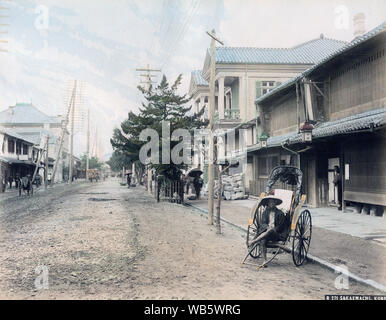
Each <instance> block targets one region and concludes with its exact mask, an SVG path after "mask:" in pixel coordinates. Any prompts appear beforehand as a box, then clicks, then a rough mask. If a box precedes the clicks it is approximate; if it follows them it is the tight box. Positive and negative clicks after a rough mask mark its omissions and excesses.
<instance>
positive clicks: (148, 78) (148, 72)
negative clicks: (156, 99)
mask: <svg viewBox="0 0 386 320" xmlns="http://www.w3.org/2000/svg"><path fill="white" fill-rule="evenodd" d="M135 70H136V71H144V72H146V74H140V76H141V77H145V80H144V81H141V82H140V83H145V84H146V85H147V86H146V90H147V91H148V92H149V91H150V86H151V84H152V83H155V82H154V81H152V80H151V78H152V77H155V75H153V74H151V73H152V72H161V69H151V68H150V65H149V64H147V66H146V68H137V69H135ZM151 181H152V172H151V169H149V168H148V169H147V190H148V193H149V194H151Z"/></svg>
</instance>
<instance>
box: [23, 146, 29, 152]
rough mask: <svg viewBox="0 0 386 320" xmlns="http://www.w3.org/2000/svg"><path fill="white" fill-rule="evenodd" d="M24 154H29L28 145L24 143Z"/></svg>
mask: <svg viewBox="0 0 386 320" xmlns="http://www.w3.org/2000/svg"><path fill="white" fill-rule="evenodd" d="M23 154H28V145H27V144H23Z"/></svg>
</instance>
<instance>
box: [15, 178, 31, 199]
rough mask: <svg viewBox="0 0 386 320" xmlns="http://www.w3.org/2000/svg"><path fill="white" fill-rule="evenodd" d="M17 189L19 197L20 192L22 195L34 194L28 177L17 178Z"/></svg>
mask: <svg viewBox="0 0 386 320" xmlns="http://www.w3.org/2000/svg"><path fill="white" fill-rule="evenodd" d="M18 187H19V197H20V196H21V191H23V192H24V194H26V193H27V194H28V195H30V192H31V195H33V193H34V189H33V186H32V181H31V176H30V175H27V176H25V177H22V178H19V183H18Z"/></svg>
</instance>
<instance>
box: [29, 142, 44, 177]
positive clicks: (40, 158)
mask: <svg viewBox="0 0 386 320" xmlns="http://www.w3.org/2000/svg"><path fill="white" fill-rule="evenodd" d="M45 148H46V146H44V148H43V149H42V150H40V154H39V159H38V162H36V166H35V170H34V174H33V175H32V180H31V183H32V182H34V180H35V177H36V174H37V172H38V169H39V164H40V161H42V156H43V150H44V149H45Z"/></svg>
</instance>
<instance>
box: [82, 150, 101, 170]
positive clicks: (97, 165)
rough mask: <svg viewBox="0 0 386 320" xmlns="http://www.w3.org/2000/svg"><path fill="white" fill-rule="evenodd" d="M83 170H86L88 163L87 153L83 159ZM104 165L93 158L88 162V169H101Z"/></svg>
mask: <svg viewBox="0 0 386 320" xmlns="http://www.w3.org/2000/svg"><path fill="white" fill-rule="evenodd" d="M80 160H81V168H82V169H83V170H86V162H87V153H84V154H83V155H82V157H81V159H80ZM102 165H103V162H101V161H99V160H98V158H96V157H91V158H89V160H88V168H89V169H100V168H101V167H102Z"/></svg>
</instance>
